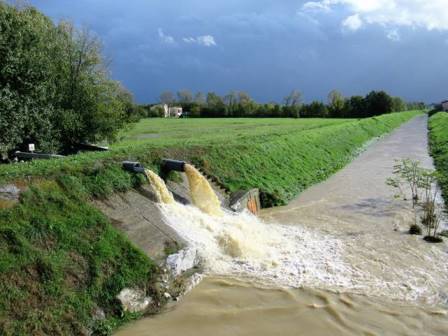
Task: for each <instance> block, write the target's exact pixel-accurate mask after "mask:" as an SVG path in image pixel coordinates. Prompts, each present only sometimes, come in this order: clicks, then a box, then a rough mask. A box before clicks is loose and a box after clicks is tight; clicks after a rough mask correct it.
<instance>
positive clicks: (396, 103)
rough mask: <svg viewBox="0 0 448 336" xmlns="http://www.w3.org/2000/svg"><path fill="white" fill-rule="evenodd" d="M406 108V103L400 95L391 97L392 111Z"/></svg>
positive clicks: (400, 110)
mask: <svg viewBox="0 0 448 336" xmlns="http://www.w3.org/2000/svg"><path fill="white" fill-rule="evenodd" d="M406 109H407V106H406V103H405V102H404V101H403V99H401V98H400V97H393V98H392V111H393V112H402V111H405V110H406Z"/></svg>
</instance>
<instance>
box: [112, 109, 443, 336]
mask: <svg viewBox="0 0 448 336" xmlns="http://www.w3.org/2000/svg"><path fill="white" fill-rule="evenodd" d="M425 139H426V117H418V118H416V119H414V120H413V121H411V122H409V123H407V124H406V125H404V126H402V127H401V128H400V129H398V130H397V131H395V132H394V133H393V134H392V135H390V136H389V137H387V138H385V139H382V140H380V141H378V142H377V143H376V144H374V145H372V146H371V147H370V148H369V149H368V150H367V151H366V152H364V153H363V154H361V155H360V156H359V157H358V158H357V159H356V160H355V161H354V162H353V163H352V164H350V165H349V166H348V167H346V168H345V169H343V170H342V171H340V172H339V173H337V174H335V175H334V176H333V177H331V178H330V179H329V180H328V181H326V182H324V183H322V184H319V185H317V186H315V187H312V188H310V189H309V190H308V191H306V192H305V193H303V194H302V195H301V196H300V197H299V198H297V199H296V200H295V201H293V202H291V203H290V204H289V205H288V206H286V207H283V208H276V209H270V210H266V211H264V213H263V214H262V220H260V219H258V218H256V217H254V216H252V215H251V214H248V213H245V214H241V215H234V214H230V213H226V212H223V213H220V214H219V216H216V213H213V211H209V212H208V213H205V212H203V211H201V210H200V208H201V206H199V205H198V207H193V206H185V205H181V204H178V203H173V202H168V203H167V204H163V205H161V209H162V212H163V213H164V215H165V217H166V220H167V223H168V224H169V225H170V226H172V227H173V228H174V229H175V230H176V231H177V232H178V233H179V234H181V235H182V236H183V237H184V238H185V239H186V240H187V241H188V242H189V244H190V246H192V247H195V248H197V249H198V251H199V253H200V255H201V256H202V258H203V259H204V263H205V265H204V266H205V271H206V273H207V274H208V275H209V277H208V278H207V279H206V280H205V281H204V282H203V283H202V284H200V285H199V286H198V287H197V288H196V289H195V290H193V292H192V293H190V294H188V295H187V296H186V297H185V298H184V300H183V301H182V302H181V303H180V304H179V306H177V307H175V309H174V310H173V311H171V312H167V313H165V314H161V315H159V316H156V317H154V318H149V319H145V320H142V321H139V322H137V323H135V324H133V325H131V326H129V327H127V328H124V329H122V330H121V331H120V332H119V333H118V335H179V334H183V335H276V334H282V335H447V334H448V315H447V314H448V306H447V300H448V297H447V293H448V263H447V257H448V248H447V244H446V243H443V244H439V245H429V244H427V243H425V242H423V241H422V240H421V237H416V236H410V235H408V234H406V233H405V231H406V230H407V229H408V225H409V222H412V216H413V215H412V211H411V209H410V207H409V204H408V203H406V202H403V201H393V197H392V196H393V192H392V191H391V190H390V189H389V188H388V187H387V186H386V185H385V180H386V178H387V177H389V176H390V174H391V171H392V167H393V165H394V159H396V158H404V157H410V158H414V159H418V160H420V161H421V162H422V164H423V165H424V166H426V167H431V166H432V162H431V160H430V158H429V156H428V154H427V143H426V140H425ZM196 173H197V172H194V171H192V170H190V174H189V175H192V174H193V175H194V176H193V177H192V176H189V179H190V182H192V181H195V180H197V181H199V182H200V183H203V182H204V181H203V180H201V179H200V177H198V176H197V175H196ZM199 182H198V183H199ZM193 184H195V182H193ZM196 189H197V188H194V186H193V187H192V191H193V190H196ZM200 189H201V190H202V191H201V194H202V197H204V196H205V195H206V194H207V193H208V192H210V191H211V189H210V190H208V189H207V188H204V187H203V186H202V187H201V188H200ZM207 190H208V191H207ZM205 198H206V199H207V197H205ZM205 209H207V207H204V209H203V210H205ZM237 279H239V280H237Z"/></svg>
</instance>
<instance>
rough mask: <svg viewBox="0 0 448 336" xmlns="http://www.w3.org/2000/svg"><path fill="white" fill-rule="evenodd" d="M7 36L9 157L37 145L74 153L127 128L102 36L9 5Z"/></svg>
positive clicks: (4, 103)
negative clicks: (87, 143)
mask: <svg viewBox="0 0 448 336" xmlns="http://www.w3.org/2000/svg"><path fill="white" fill-rule="evenodd" d="M0 31H1V34H0V59H1V62H2V64H1V67H0V111H1V114H0V154H1V156H2V157H5V156H7V154H8V153H10V152H12V151H13V150H15V149H20V148H23V147H24V146H25V145H26V144H27V143H30V142H33V143H35V144H36V146H37V148H38V149H39V150H43V151H57V150H62V151H66V152H69V151H71V150H72V148H73V146H74V145H75V144H76V143H78V142H83V141H99V140H103V139H108V140H112V139H113V138H114V137H115V135H116V133H117V131H118V128H120V127H121V126H122V125H123V124H124V122H126V114H125V108H126V102H125V101H122V100H121V99H123V98H124V97H125V96H124V95H121V93H122V88H121V86H120V85H119V84H118V83H117V82H114V81H112V80H111V79H110V77H109V72H108V71H107V62H106V61H105V60H104V58H103V57H102V55H101V44H100V43H99V41H98V39H97V38H96V37H95V36H93V35H92V34H91V33H89V32H88V31H87V30H85V29H84V30H77V29H75V28H74V27H73V25H72V24H70V23H68V22H61V23H60V24H59V25H58V26H55V25H54V24H53V22H52V21H51V20H50V19H49V18H47V17H46V16H44V15H43V14H41V13H39V12H38V11H37V10H36V9H34V8H32V7H26V6H24V7H21V8H15V7H13V6H10V5H8V4H6V3H5V2H3V1H0ZM127 98H128V97H126V99H127Z"/></svg>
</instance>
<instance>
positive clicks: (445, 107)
mask: <svg viewBox="0 0 448 336" xmlns="http://www.w3.org/2000/svg"><path fill="white" fill-rule="evenodd" d="M442 110H443V111H445V112H447V111H448V100H444V101H443V102H442Z"/></svg>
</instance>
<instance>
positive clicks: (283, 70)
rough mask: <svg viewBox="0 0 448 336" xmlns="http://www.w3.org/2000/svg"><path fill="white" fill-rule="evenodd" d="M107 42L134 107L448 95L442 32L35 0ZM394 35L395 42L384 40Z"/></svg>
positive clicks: (191, 7) (218, 4) (188, 7)
mask: <svg viewBox="0 0 448 336" xmlns="http://www.w3.org/2000/svg"><path fill="white" fill-rule="evenodd" d="M31 3H32V4H33V5H34V6H36V7H37V8H39V9H40V10H42V11H43V12H44V13H46V14H47V15H49V16H50V17H52V18H53V19H54V20H55V21H58V20H59V19H71V20H72V21H73V22H75V23H76V24H77V25H85V26H88V27H89V28H90V29H91V30H93V31H94V32H96V33H97V34H98V35H99V36H100V37H101V39H102V40H103V43H104V47H105V53H106V54H107V56H108V57H110V58H111V59H112V60H113V62H112V73H113V77H114V78H116V79H118V80H120V81H122V82H123V83H124V84H125V86H126V87H128V88H129V89H130V90H131V91H132V92H134V94H135V95H136V97H137V99H138V101H140V102H149V101H154V100H156V99H157V97H158V95H159V93H160V92H161V91H163V90H172V91H177V90H180V89H184V88H188V89H191V90H192V91H199V90H200V91H216V92H218V93H221V94H224V93H226V92H227V91H230V90H244V91H247V92H249V93H250V94H251V95H252V96H253V97H254V98H256V99H257V100H260V101H270V100H277V101H279V100H281V99H282V97H283V96H284V95H285V94H286V93H287V92H289V91H290V90H292V89H294V88H298V89H300V90H302V91H303V92H304V94H305V97H306V98H307V100H310V99H316V98H317V99H325V97H326V95H327V93H328V92H329V91H330V90H331V89H334V88H337V89H340V90H341V91H342V92H343V93H344V94H346V95H351V94H365V93H366V92H367V91H369V90H372V89H386V90H388V91H390V92H391V93H393V94H395V95H401V96H403V97H405V98H407V99H409V100H414V99H419V100H420V99H422V100H426V101H436V100H439V99H441V98H443V97H444V95H448V93H447V92H446V91H445V88H446V87H447V84H448V69H447V68H446V66H445V65H444V60H445V57H444V56H443V55H444V54H446V53H447V51H448V43H447V40H448V34H447V33H446V32H444V31H427V30H424V29H412V28H400V29H399V30H397V31H395V32H394V30H391V29H388V30H387V29H385V27H382V26H381V25H372V26H368V27H363V29H360V30H358V31H349V30H347V29H344V28H343V27H342V26H341V22H342V21H343V19H344V18H346V17H347V16H348V15H349V14H350V13H348V12H347V11H346V9H344V8H343V7H340V8H338V10H335V11H333V12H331V13H326V12H313V13H309V12H302V11H301V9H302V5H303V3H304V2H303V1H302V2H301V1H290V0H286V1H281V2H280V1H272V0H271V1H267V0H249V1H241V0H226V1H224V0H220V1H203V0H188V1H187V0H182V1H181V0H178V1H166V0H165V1H161V0H132V1H110V0H108V1H105V0H100V1H98V0H95V1H93V0H90V1H88V0H81V1H79V0H78V1H68V0H67V1H65V0H64V1H63V0H45V1H44V0H35V1H31ZM388 35H389V37H388Z"/></svg>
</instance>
